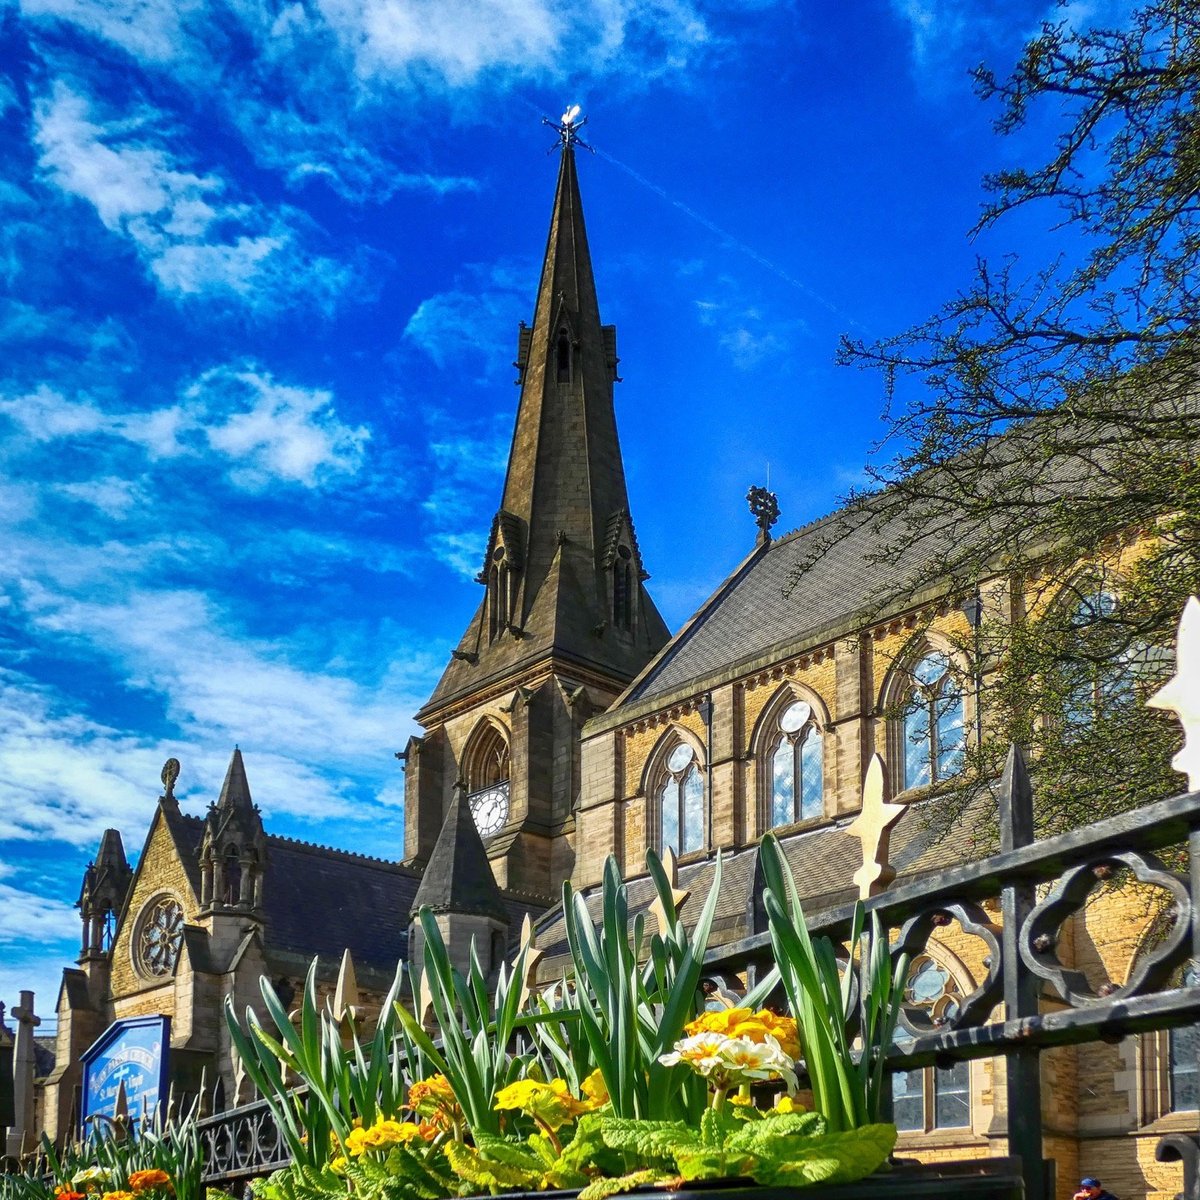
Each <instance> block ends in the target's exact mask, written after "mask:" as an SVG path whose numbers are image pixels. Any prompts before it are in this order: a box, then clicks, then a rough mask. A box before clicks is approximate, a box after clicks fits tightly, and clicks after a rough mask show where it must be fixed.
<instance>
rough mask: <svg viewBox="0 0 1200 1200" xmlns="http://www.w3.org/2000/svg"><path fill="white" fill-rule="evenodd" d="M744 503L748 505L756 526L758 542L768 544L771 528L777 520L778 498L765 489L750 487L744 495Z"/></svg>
mask: <svg viewBox="0 0 1200 1200" xmlns="http://www.w3.org/2000/svg"><path fill="white" fill-rule="evenodd" d="M746 501H747V503H748V504H749V505H750V515H751V516H752V517H753V518H754V523H755V524H756V525H757V526H758V540H759V542H760V543H762V542H769V541H770V540H771V526H772V525H774V524H775V522H776V521H778V520H779V497H778V496H776V495H775V493H774V492H769V491H767V489H766V488H765V487H752V488H751V489H750V490H749V491H748V492H747V493H746Z"/></svg>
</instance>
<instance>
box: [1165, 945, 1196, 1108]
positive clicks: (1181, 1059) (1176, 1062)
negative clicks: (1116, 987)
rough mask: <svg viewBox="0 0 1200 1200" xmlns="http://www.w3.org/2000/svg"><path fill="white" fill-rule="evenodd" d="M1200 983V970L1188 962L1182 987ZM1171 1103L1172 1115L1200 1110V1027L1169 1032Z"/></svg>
mask: <svg viewBox="0 0 1200 1200" xmlns="http://www.w3.org/2000/svg"><path fill="white" fill-rule="evenodd" d="M1197 984H1200V970H1197V969H1196V965H1195V963H1188V965H1187V966H1186V967H1185V968H1184V970H1183V974H1182V976H1181V977H1180V980H1179V985H1180V986H1182V987H1195V986H1196V985H1197ZM1167 1085H1168V1092H1167V1100H1168V1106H1169V1111H1170V1112H1189V1111H1191V1110H1194V1109H1197V1108H1200V1026H1197V1025H1182V1026H1180V1027H1179V1028H1178V1029H1170V1030H1168V1031H1167Z"/></svg>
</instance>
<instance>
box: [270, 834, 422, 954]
mask: <svg viewBox="0 0 1200 1200" xmlns="http://www.w3.org/2000/svg"><path fill="white" fill-rule="evenodd" d="M419 882H420V876H419V875H418V874H417V873H416V872H415V871H413V870H411V869H410V868H408V867H405V866H402V865H401V864H400V863H392V862H385V861H384V860H383V859H378V858H368V857H367V856H366V855H362V854H351V853H349V852H347V851H344V850H331V849H329V848H328V847H326V846H314V845H311V844H310V843H308V842H298V841H293V840H292V839H291V838H284V837H275V836H271V835H268V836H267V870H266V877H265V878H264V880H263V905H264V908H265V909H266V918H267V924H266V930H265V932H264V938H263V940H264V943H265V946H266V951H267V954H268V955H270V953H271V951H273V950H274V951H284V952H290V953H294V954H300V955H304V956H305V957H308V958H311V957H312V956H313V955H317V954H319V955H321V956H322V957H323V958H339V959H340V958H341V956H342V951H343V950H345V949H347V948H348V949H349V950H350V953H351V954H353V956H354V961H355V965H356V966H364V967H368V968H371V967H373V968H375V969H376V970H379V971H383V972H385V973H387V974H390V973H391V972H393V971H394V970H395V969H396V963H397V962H398V961H399V960H400V959H401V958H403V957H404V956H405V953H406V952H407V947H408V912H409V909H410V908H411V907H412V902H413V899H414V897H415V896H416V894H417V886H418V884H419Z"/></svg>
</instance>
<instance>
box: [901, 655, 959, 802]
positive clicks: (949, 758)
mask: <svg viewBox="0 0 1200 1200" xmlns="http://www.w3.org/2000/svg"><path fill="white" fill-rule="evenodd" d="M906 675H907V678H906V692H907V695H906V696H905V697H904V701H905V707H904V716H903V719H902V722H901V727H902V733H903V747H902V766H903V786H904V787H905V788H917V787H928V786H929V785H930V784H932V783H938V782H939V781H941V780H943V779H947V778H949V777H950V776H951V775H953V774H955V773H956V772H957V771H959V770H961V769H962V764H963V755H964V752H965V750H966V724H965V721H964V711H965V710H964V696H963V687H962V684H961V683H960V682H959V679H958V677H957V676H956V675H955V673H954V670H953V668H952V666H951V664H950V659H949V657H948V656H947V655H945V654H943V653H942V652H941V651H940V650H932V651H930V652H928V653H926V654H924V655H923V656H922V657H921V658H919V659H918V660H917V661H916V662H915V663H914V664H913V665H912V666H911V667H910V668H909V669H908V671H907V673H906Z"/></svg>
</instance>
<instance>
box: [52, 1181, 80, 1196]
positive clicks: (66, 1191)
mask: <svg viewBox="0 0 1200 1200" xmlns="http://www.w3.org/2000/svg"><path fill="white" fill-rule="evenodd" d="M54 1194H55V1195H56V1196H57V1197H58V1200H84V1195H83V1193H82V1192H73V1191H71V1189H70V1187H69V1186H68V1185H67V1184H65V1183H64V1184H60V1185H59V1186H58V1187H56V1188H55V1189H54Z"/></svg>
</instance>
